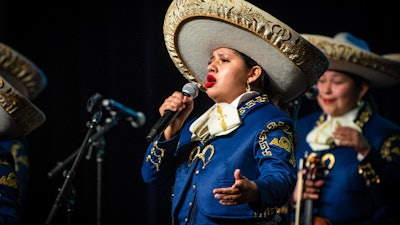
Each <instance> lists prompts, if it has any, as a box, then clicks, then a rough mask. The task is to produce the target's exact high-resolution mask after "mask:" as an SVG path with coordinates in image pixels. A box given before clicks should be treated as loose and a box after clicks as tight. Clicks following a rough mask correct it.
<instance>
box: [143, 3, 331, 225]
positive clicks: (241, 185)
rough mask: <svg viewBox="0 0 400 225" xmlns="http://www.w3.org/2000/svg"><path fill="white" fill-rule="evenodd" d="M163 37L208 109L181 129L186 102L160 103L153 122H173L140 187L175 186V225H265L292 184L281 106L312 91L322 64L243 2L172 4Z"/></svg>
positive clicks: (289, 141) (152, 147)
mask: <svg viewBox="0 0 400 225" xmlns="http://www.w3.org/2000/svg"><path fill="white" fill-rule="evenodd" d="M164 35H165V36H164V37H165V42H166V46H167V50H168V52H169V54H170V56H171V59H172V60H173V62H174V63H175V65H176V66H177V68H178V69H179V71H180V72H181V73H182V74H183V75H184V77H185V78H187V79H188V80H189V81H191V82H194V83H196V84H197V86H198V87H199V88H200V89H201V90H202V91H203V92H204V93H206V94H207V95H208V97H210V98H211V99H212V100H213V101H214V102H215V104H214V105H213V106H212V107H211V108H210V109H209V110H207V111H206V112H205V113H204V114H203V115H202V116H200V117H199V118H196V119H193V120H190V121H186V119H187V118H188V116H189V114H190V113H191V111H192V110H193V108H194V101H193V98H191V97H188V96H185V95H183V94H182V93H181V92H174V93H173V94H172V95H171V96H169V97H168V98H167V99H165V101H164V103H163V104H162V105H161V106H160V108H159V112H160V114H161V115H163V114H164V113H165V112H166V110H171V111H179V114H178V116H177V118H176V119H175V120H174V121H173V122H172V123H171V124H170V125H169V126H168V127H167V128H166V129H165V131H164V132H163V133H162V134H161V135H160V136H159V137H157V138H156V139H155V140H154V141H153V142H151V143H150V144H149V146H148V149H147V151H146V153H145V156H144V160H143V165H142V176H143V179H144V181H145V182H146V183H152V184H162V183H164V184H167V183H170V182H171V181H173V186H174V187H173V190H174V193H173V201H172V218H173V223H174V224H207V225H210V224H273V221H274V218H276V213H277V208H278V207H280V206H282V205H283V204H285V203H286V201H287V200H288V198H289V196H290V194H291V192H292V190H293V188H294V185H295V181H296V169H295V168H296V166H295V160H294V154H293V150H294V144H295V143H294V141H293V121H292V119H291V117H290V116H289V115H288V114H287V113H286V111H285V105H286V104H287V103H288V102H290V101H291V100H293V99H296V98H297V97H298V96H300V95H301V94H303V93H304V92H306V91H307V90H308V89H309V88H310V87H311V86H312V85H313V83H314V82H315V81H316V80H317V79H318V77H319V76H320V75H321V74H322V73H323V72H324V70H325V69H326V68H327V65H328V62H327V59H326V57H325V56H324V55H323V53H322V52H320V51H319V50H318V49H317V48H316V47H314V46H313V45H312V44H310V43H309V42H308V41H306V40H305V39H304V38H302V37H301V36H300V35H299V34H298V33H296V32H295V31H294V30H292V29H291V28H290V27H288V26H287V25H286V24H284V23H282V22H281V21H279V20H277V19H276V18H274V17H273V16H271V15H270V14H268V13H266V12H264V11H262V10H261V9H259V8H257V7H256V6H254V5H251V4H249V3H248V2H246V1H221V2H219V1H210V0H205V1H204V0H189V1H179V0H178V1H173V2H172V4H171V5H170V8H169V10H168V11H167V14H166V17H165V21H164ZM200 104H201V103H200Z"/></svg>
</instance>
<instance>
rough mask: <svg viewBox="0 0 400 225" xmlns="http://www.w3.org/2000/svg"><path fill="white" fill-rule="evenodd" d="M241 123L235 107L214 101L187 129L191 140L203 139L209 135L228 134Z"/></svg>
mask: <svg viewBox="0 0 400 225" xmlns="http://www.w3.org/2000/svg"><path fill="white" fill-rule="evenodd" d="M241 124H242V121H241V119H240V116H239V112H238V110H237V108H236V107H234V106H232V105H230V104H228V103H216V104H215V105H213V106H212V107H211V108H210V109H208V110H207V111H206V112H205V113H204V114H203V115H201V116H200V117H199V118H198V119H197V120H196V121H194V122H193V123H192V125H191V126H190V128H189V130H190V131H191V132H192V133H193V134H192V140H204V139H205V138H207V137H209V136H211V137H214V136H220V135H225V134H229V133H230V132H232V131H234V130H235V129H236V128H238V127H239V126H240V125H241Z"/></svg>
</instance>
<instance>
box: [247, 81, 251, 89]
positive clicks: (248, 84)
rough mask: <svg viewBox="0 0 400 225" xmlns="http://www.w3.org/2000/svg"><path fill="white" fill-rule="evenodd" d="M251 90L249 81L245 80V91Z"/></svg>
mask: <svg viewBox="0 0 400 225" xmlns="http://www.w3.org/2000/svg"><path fill="white" fill-rule="evenodd" d="M249 91H251V87H250V83H249V81H246V92H249Z"/></svg>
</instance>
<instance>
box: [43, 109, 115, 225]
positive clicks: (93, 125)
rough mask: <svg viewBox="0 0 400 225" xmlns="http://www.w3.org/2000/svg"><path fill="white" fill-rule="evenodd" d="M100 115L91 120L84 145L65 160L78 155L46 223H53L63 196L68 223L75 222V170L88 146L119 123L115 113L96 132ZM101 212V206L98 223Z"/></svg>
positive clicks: (58, 166) (53, 171)
mask: <svg viewBox="0 0 400 225" xmlns="http://www.w3.org/2000/svg"><path fill="white" fill-rule="evenodd" d="M100 117H101V112H97V113H95V114H94V115H93V117H92V120H91V122H89V129H88V131H87V133H86V136H85V139H84V141H83V143H82V145H81V146H80V148H79V149H78V150H77V151H76V152H74V153H73V154H72V155H70V156H69V157H68V158H67V159H66V160H65V161H64V162H69V161H70V160H72V158H73V157H74V156H75V155H76V158H75V161H74V163H73V165H72V167H71V169H70V170H69V171H68V172H67V173H66V175H65V180H64V183H63V185H62V187H61V189H60V191H59V193H58V195H57V198H56V200H55V202H54V204H53V207H52V209H51V211H50V214H49V215H48V217H47V220H46V224H51V223H52V220H53V218H54V216H55V214H56V212H57V210H58V209H59V208H60V206H61V200H62V199H63V198H66V199H67V206H68V208H67V212H68V224H73V223H72V215H71V214H72V213H71V212H73V208H72V207H73V205H74V201H73V199H71V197H75V190H74V189H73V187H72V185H71V182H72V179H73V178H74V177H75V171H76V169H77V167H78V165H79V163H80V161H81V160H82V158H83V155H84V153H85V150H86V149H87V147H88V146H89V145H92V144H93V143H96V141H97V140H98V139H99V138H101V137H103V135H104V134H105V133H106V132H107V131H108V130H110V129H111V128H112V127H113V126H115V125H116V124H117V123H118V119H117V117H116V116H114V115H113V116H112V118H108V119H106V125H105V126H104V127H102V128H101V129H100V130H99V131H97V133H95V131H96V125H97V124H98V122H99V120H100V119H99V118H100ZM94 133H95V134H94ZM93 134H94V135H93ZM103 150H104V149H103V148H101V149H100V150H98V154H97V157H98V162H99V165H100V164H101V163H102V161H103V160H102V155H103ZM63 164H64V163H61V164H60V163H59V164H58V165H57V167H56V168H55V169H53V170H52V173H49V174H50V175H53V174H54V173H55V172H56V171H59V170H60V169H61V168H62V167H63ZM98 172H101V168H100V169H98ZM100 175H101V174H98V178H99V177H100ZM99 182H100V180H98V191H101V188H100V186H101V184H100V183H99ZM66 191H69V193H68V195H66ZM100 195H101V193H98V199H97V201H98V205H99V206H100V205H101V204H100V200H101V199H100V198H99V196H100ZM99 212H100V208H99V207H98V216H97V218H98V223H100V218H101V216H100V213H99Z"/></svg>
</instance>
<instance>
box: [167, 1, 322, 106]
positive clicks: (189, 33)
mask: <svg viewBox="0 0 400 225" xmlns="http://www.w3.org/2000/svg"><path fill="white" fill-rule="evenodd" d="M164 39H165V44H166V47H167V50H168V53H169V55H170V57H171V59H172V61H173V62H174V64H175V66H176V67H177V68H178V70H179V71H180V72H181V73H182V74H183V76H184V77H185V78H186V79H187V80H189V81H190V82H196V83H197V84H198V86H199V87H200V90H202V91H206V87H205V86H204V83H205V81H206V75H207V65H208V61H209V59H210V57H211V53H212V51H213V50H215V49H216V48H219V47H226V48H232V49H235V50H237V51H240V52H242V53H244V54H246V55H248V56H250V57H251V58H253V59H254V60H255V61H256V62H257V63H258V64H259V65H260V66H262V67H263V69H264V70H265V71H266V72H267V73H268V75H269V77H270V81H271V83H272V85H274V86H275V89H276V90H277V91H278V92H279V94H280V95H281V96H282V99H283V100H284V101H285V102H289V101H291V100H293V99H295V98H297V97H299V96H300V95H302V94H304V93H305V92H306V91H307V90H308V89H309V88H310V87H311V86H312V85H313V84H315V82H316V81H317V80H318V78H319V77H320V76H321V75H322V74H323V72H324V71H325V70H326V69H327V67H328V61H327V59H326V57H325V56H324V54H323V53H322V52H321V51H320V50H319V49H318V48H316V47H315V46H314V45H312V44H311V43H309V42H308V41H307V40H305V39H304V38H303V37H302V36H301V35H299V34H298V33H297V32H295V31H294V30H293V29H291V28H290V27H289V26H287V25H286V24H284V23H282V22H281V21H279V20H278V19H276V18H274V17H273V16H272V15H270V14H268V13H267V12H264V11H263V10H261V9H259V8H257V7H256V6H254V5H252V4H250V3H248V2H246V1H234V2H233V1H221V2H218V1H212V0H187V1H180V0H174V1H173V2H172V3H171V5H170V7H169V8H168V11H167V13H166V15H165V19H164Z"/></svg>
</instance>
